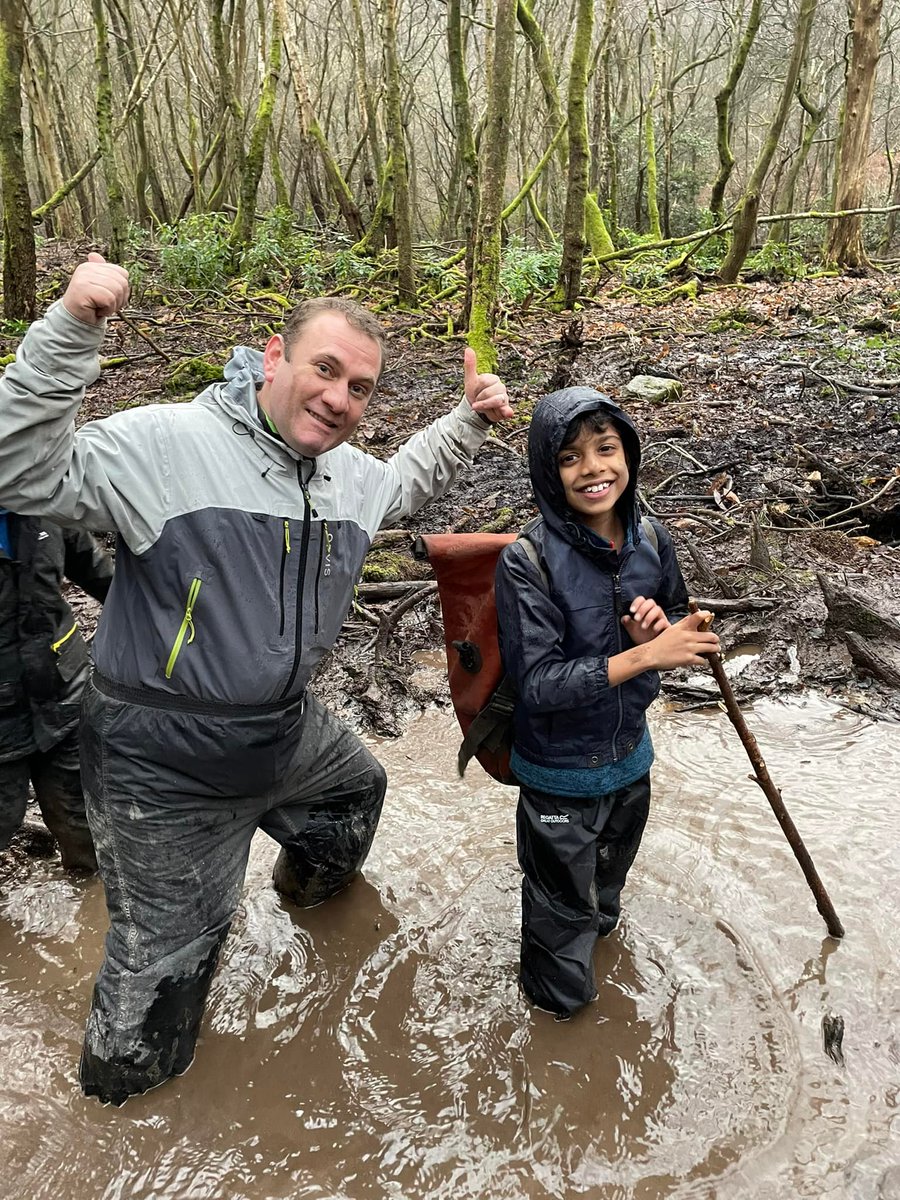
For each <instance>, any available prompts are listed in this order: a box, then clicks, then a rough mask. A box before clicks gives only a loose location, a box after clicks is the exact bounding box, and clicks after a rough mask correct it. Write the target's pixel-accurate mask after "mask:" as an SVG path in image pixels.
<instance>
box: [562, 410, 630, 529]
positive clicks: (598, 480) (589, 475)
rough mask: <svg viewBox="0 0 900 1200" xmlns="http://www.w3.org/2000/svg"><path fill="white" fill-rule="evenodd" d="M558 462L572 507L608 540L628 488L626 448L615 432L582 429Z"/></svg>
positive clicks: (610, 426) (613, 430) (589, 525)
mask: <svg viewBox="0 0 900 1200" xmlns="http://www.w3.org/2000/svg"><path fill="white" fill-rule="evenodd" d="M556 461H557V464H558V466H559V477H560V479H561V480H562V485H563V488H564V489H565V493H566V500H567V502H568V504H569V507H570V508H571V509H572V510H573V511H574V512H576V513H577V514H578V515H579V517H580V518H581V521H582V523H583V524H585V525H587V526H588V528H589V529H592V530H593V531H594V532H595V533H599V534H600V535H601V536H603V537H607V538H608V537H609V536H610V530H611V527H612V521H613V516H614V510H615V507H616V502H617V501H618V500H619V498H620V497H621V496H622V495H623V494H624V493H625V490H626V488H627V487H628V462H627V460H626V458H625V447H624V446H623V445H622V439H621V437H620V436H619V434H618V433H617V432H616V430H615V428H614V427H613V426H612V425H608V426H607V427H606V429H604V430H603V431H602V432H600V433H598V432H597V430H596V429H589V428H584V429H582V431H581V433H580V434H579V435H578V437H577V438H576V439H575V441H574V442H569V443H568V445H566V446H563V447H562V449H561V450H560V451H559V454H558V455H557V457H556Z"/></svg>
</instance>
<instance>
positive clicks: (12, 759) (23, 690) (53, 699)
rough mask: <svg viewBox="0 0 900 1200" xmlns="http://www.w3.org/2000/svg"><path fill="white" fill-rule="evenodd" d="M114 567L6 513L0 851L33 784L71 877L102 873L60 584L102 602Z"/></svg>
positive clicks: (45, 524) (83, 545) (93, 551)
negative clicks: (88, 811) (81, 760)
mask: <svg viewBox="0 0 900 1200" xmlns="http://www.w3.org/2000/svg"><path fill="white" fill-rule="evenodd" d="M112 574H113V566H112V559H111V558H110V556H109V555H108V554H107V553H106V551H105V550H104V549H103V547H102V546H101V545H100V543H99V542H98V541H97V540H96V538H94V537H92V536H91V534H89V533H86V532H84V531H80V530H62V529H60V527H59V526H58V525H54V524H53V523H52V522H51V521H46V520H44V519H43V518H42V517H20V516H16V515H15V514H14V513H11V512H7V511H6V509H3V508H0V850H5V849H6V847H7V846H8V845H9V843H10V841H11V840H12V838H13V835H14V834H15V833H16V831H17V830H18V829H19V828H20V826H21V825H22V822H23V820H24V819H25V809H26V806H27V803H28V788H29V784H30V785H31V786H32V787H33V788H34V795H35V799H36V800H37V803H38V807H39V808H40V811H41V816H42V817H43V819H44V824H45V825H46V826H47V828H48V829H49V830H50V832H51V833H52V834H53V836H54V838H55V839H56V843H57V846H58V847H59V854H60V858H61V859H62V864H63V866H64V867H65V868H66V869H67V870H70V871H96V869H97V859H96V857H95V856H94V845H93V842H92V840H91V833H90V830H89V829H88V823H87V817H86V816H85V811H84V794H83V792H82V787H81V772H80V770H79V764H78V715H79V711H80V708H81V696H82V693H83V692H84V689H85V685H86V684H87V680H88V674H89V672H90V664H89V660H88V650H87V646H86V645H85V643H84V639H83V638H82V636H81V633H80V632H79V630H78V623H77V622H76V620H75V617H74V616H73V615H72V610H71V609H70V608H69V605H68V604H67V603H66V601H65V600H64V599H63V597H62V595H61V593H60V586H61V584H62V581H63V577H64V576H65V577H66V578H68V579H70V580H71V581H72V582H73V583H76V584H78V586H79V587H80V588H83V589H84V591H86V592H87V593H88V594H89V595H91V596H93V597H94V599H95V600H99V601H100V602H101V603H102V602H103V601H104V600H105V599H106V594H107V592H108V591H109V585H110V582H111V581H112Z"/></svg>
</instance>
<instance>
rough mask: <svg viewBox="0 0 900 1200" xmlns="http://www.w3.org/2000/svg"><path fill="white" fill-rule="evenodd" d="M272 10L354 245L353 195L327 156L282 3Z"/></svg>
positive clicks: (358, 232) (357, 234)
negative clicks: (279, 27)
mask: <svg viewBox="0 0 900 1200" xmlns="http://www.w3.org/2000/svg"><path fill="white" fill-rule="evenodd" d="M275 8H276V10H277V12H278V19H279V21H280V23H281V26H282V34H281V36H282V38H283V40H284V48H285V50H286V51H287V59H288V67H289V69H290V73H291V83H292V84H293V86H294V97H295V99H296V102H297V108H298V110H299V112H300V118H301V120H302V122H303V125H304V128H305V129H306V131H307V133H308V135H309V137H310V138H311V139H312V141H313V142H314V143H315V145H316V148H317V149H318V151H319V154H320V155H321V158H322V167H323V169H324V171H325V178H326V180H327V181H328V186H329V188H330V189H331V194H332V196H334V199H335V202H336V203H337V206H338V208H339V209H340V210H341V216H342V217H343V218H344V223H345V224H346V226H347V228H348V229H349V231H350V234H351V236H352V237H353V238H355V239H356V240H357V241H358V240H359V239H360V238H361V237H362V235H363V233H364V232H365V229H364V226H363V220H362V217H361V216H360V212H359V208H358V207H357V204H356V201H355V200H354V199H353V193H352V192H351V191H350V188H349V187H348V185H347V180H346V179H345V178H344V176H343V174H342V173H341V169H340V167H339V166H338V164H337V160H336V159H335V157H334V155H333V154H332V152H331V147H330V146H329V144H328V139H327V138H326V136H325V134H324V132H323V130H322V126H321V125H320V124H319V121H318V118H317V117H316V114H315V112H314V110H313V104H312V99H311V97H310V94H309V88H308V87H307V84H306V69H305V66H304V64H303V60H302V58H301V56H300V47H299V46H298V45H297V42H296V39H295V38H294V35H293V33H292V32H291V29H290V27H289V26H288V23H287V8H286V5H285V0H275Z"/></svg>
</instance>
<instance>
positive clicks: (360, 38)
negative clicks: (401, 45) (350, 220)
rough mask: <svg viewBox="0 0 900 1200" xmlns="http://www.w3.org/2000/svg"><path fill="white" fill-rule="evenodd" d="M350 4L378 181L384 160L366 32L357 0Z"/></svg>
mask: <svg viewBox="0 0 900 1200" xmlns="http://www.w3.org/2000/svg"><path fill="white" fill-rule="evenodd" d="M350 3H351V6H352V8H353V26H354V30H355V32H356V50H355V61H356V79H357V84H356V86H357V89H358V91H359V95H360V99H361V101H362V106H363V110H364V112H365V118H366V138H367V139H368V143H369V152H370V153H371V155H372V164H373V166H374V167H375V175H376V177H377V178H378V179H379V180H380V179H381V176H382V170H383V165H384V160H383V157H382V153H381V145H380V143H379V141H378V113H377V110H376V108H375V101H374V99H373V97H372V88H371V83H370V79H369V66H368V62H367V55H366V30H365V26H364V25H363V19H362V10H361V8H360V3H359V0H350Z"/></svg>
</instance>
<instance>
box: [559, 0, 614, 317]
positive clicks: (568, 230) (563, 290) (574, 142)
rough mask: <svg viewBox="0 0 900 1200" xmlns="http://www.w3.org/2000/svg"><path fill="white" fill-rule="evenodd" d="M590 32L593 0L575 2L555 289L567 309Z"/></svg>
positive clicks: (577, 259)
mask: <svg viewBox="0 0 900 1200" xmlns="http://www.w3.org/2000/svg"><path fill="white" fill-rule="evenodd" d="M593 31H594V0H578V7H577V9H576V13H575V40H574V43H573V45H572V64H571V67H570V70H569V100H568V123H569V173H568V180H567V186H566V208H565V215H564V217H563V252H562V261H561V263H560V268H559V282H558V285H557V298H558V299H559V300H561V301H562V303H563V304H564V306H565V307H566V308H574V307H575V303H576V301H577V300H578V293H579V291H580V290H581V266H582V262H583V260H584V226H585V200H586V198H587V194H588V169H589V166H590V153H589V150H588V127H587V104H586V100H587V81H588V58H589V56H590V51H591V36H592V34H593ZM598 213H599V210H598ZM600 219H601V220H602V219H603V218H602V217H601V218H600Z"/></svg>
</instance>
